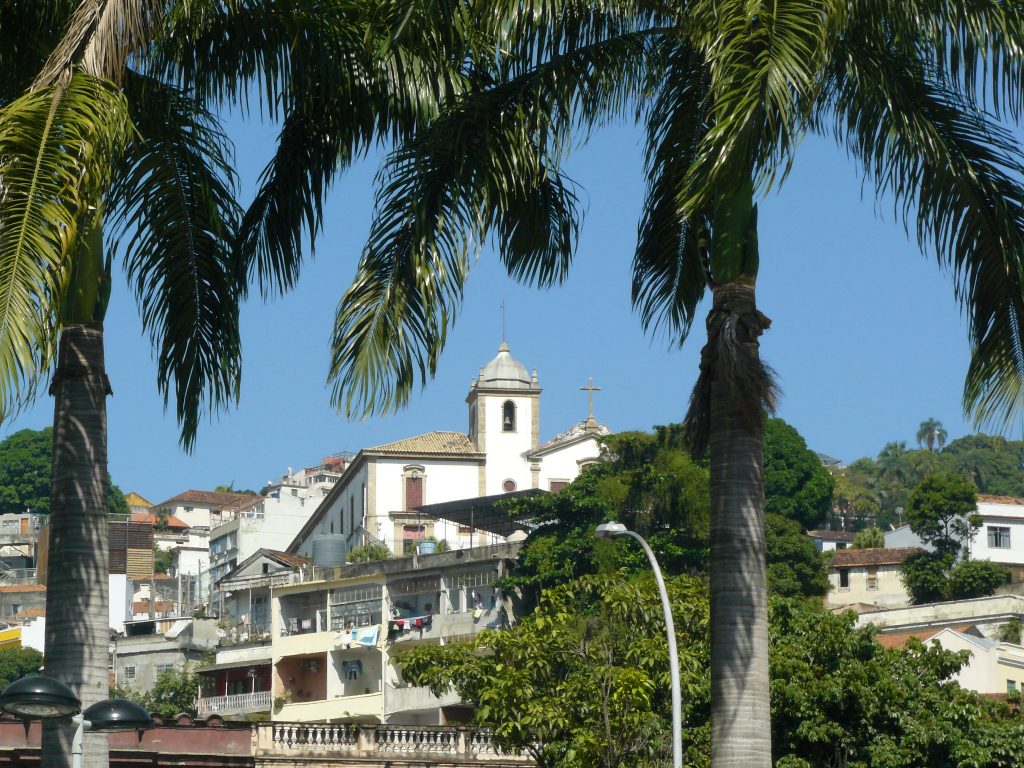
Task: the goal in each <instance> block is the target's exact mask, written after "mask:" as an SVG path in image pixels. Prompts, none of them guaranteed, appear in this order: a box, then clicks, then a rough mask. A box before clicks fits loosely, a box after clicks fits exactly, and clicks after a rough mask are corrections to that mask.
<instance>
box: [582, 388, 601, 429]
mask: <svg viewBox="0 0 1024 768" xmlns="http://www.w3.org/2000/svg"><path fill="white" fill-rule="evenodd" d="M601 389H602V387H595V386H594V379H593V377H588V378H587V386H585V387H580V391H582V392H586V393H587V421H593V420H594V393H595V392H600V391H601Z"/></svg>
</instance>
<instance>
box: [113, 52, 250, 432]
mask: <svg viewBox="0 0 1024 768" xmlns="http://www.w3.org/2000/svg"><path fill="white" fill-rule="evenodd" d="M124 87H125V92H126V93H127V94H128V95H129V97H130V101H131V104H132V107H133V117H134V119H135V125H136V127H137V130H138V132H139V136H138V138H137V140H136V141H134V142H133V143H132V145H131V147H130V150H129V151H128V152H127V154H126V157H125V160H124V164H123V167H122V168H121V173H120V175H119V176H118V177H117V178H116V180H115V183H114V184H113V185H112V187H111V189H110V193H109V200H110V204H111V206H112V208H113V210H114V212H115V216H114V219H113V221H112V223H113V224H114V226H115V228H116V232H117V235H118V236H117V237H115V238H113V239H114V240H118V241H120V244H119V250H120V252H121V255H122V256H123V258H124V263H125V269H126V272H127V274H128V279H129V281H130V282H131V284H132V286H133V288H134V291H135V295H136V297H137V298H138V301H139V305H140V312H141V316H142V324H143V327H144V328H145V330H146V331H147V332H148V333H149V335H150V338H151V340H152V342H153V344H154V346H155V347H156V349H157V384H158V386H159V389H160V392H161V394H162V395H163V398H164V404H165V405H166V404H167V403H168V402H169V401H170V399H171V391H172V389H173V393H174V407H175V412H176V413H177V416H178V420H179V421H180V423H181V429H182V432H181V442H182V445H183V446H184V447H185V448H186V449H190V448H191V447H192V446H193V445H194V443H195V438H196V431H197V429H198V426H199V421H200V416H201V414H202V413H203V412H204V411H209V412H211V413H213V412H216V411H217V410H219V409H221V408H224V407H226V406H227V405H230V404H232V403H234V402H236V401H237V399H238V394H239V380H240V376H241V341H240V336H239V326H238V312H239V301H240V290H239V286H238V283H237V279H236V273H235V270H234V267H233V262H232V243H233V239H234V234H235V230H236V228H237V226H238V219H239V216H240V213H241V212H240V209H239V205H238V203H237V201H236V197H235V195H236V186H237V184H236V179H235V173H234V157H233V151H232V147H231V144H230V142H229V140H228V138H227V136H226V135H225V134H224V132H223V130H222V129H221V126H220V125H219V124H218V122H217V121H216V119H215V118H214V116H213V115H211V114H210V113H209V112H207V111H205V110H204V109H203V108H202V107H201V106H200V105H199V104H197V103H196V101H195V100H194V99H192V98H191V97H190V96H189V95H187V94H185V93H183V92H181V91H179V90H177V89H175V88H173V87H170V86H167V85H165V84H163V83H160V82H159V81H156V80H153V79H150V78H146V77H142V76H139V75H134V74H132V73H130V72H129V73H128V76H127V77H126V80H125V86H124Z"/></svg>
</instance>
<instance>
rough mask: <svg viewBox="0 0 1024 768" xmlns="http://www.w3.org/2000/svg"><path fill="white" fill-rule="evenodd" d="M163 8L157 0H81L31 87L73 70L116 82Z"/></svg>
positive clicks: (38, 85) (56, 79)
mask: <svg viewBox="0 0 1024 768" xmlns="http://www.w3.org/2000/svg"><path fill="white" fill-rule="evenodd" d="M166 6H167V4H166V3H165V2H162V1H161V0H143V1H142V2H140V0H104V2H96V1H95V0H82V2H81V3H79V5H78V8H77V9H76V10H75V12H74V14H73V15H72V16H71V19H70V22H69V24H68V28H67V31H66V32H65V34H64V37H63V39H62V40H61V41H60V43H59V44H58V45H57V46H56V47H55V48H54V49H53V51H52V52H51V53H50V56H49V58H48V59H47V61H46V64H45V65H44V66H43V68H42V70H40V72H39V75H38V76H37V77H36V79H35V81H34V82H33V84H32V88H33V89H35V88H45V87H47V86H49V85H52V84H54V83H56V82H57V81H58V80H59V79H61V78H63V77H67V76H68V75H69V74H70V72H71V70H72V68H74V67H81V68H82V69H84V70H85V71H86V72H88V73H89V74H91V75H93V76H95V77H103V78H106V79H108V80H113V81H114V82H117V83H120V81H121V77H122V75H123V73H124V69H125V63H126V62H127V61H128V57H129V56H131V55H132V53H134V52H135V51H137V50H138V49H139V48H141V47H142V46H144V45H145V44H146V43H147V41H148V38H149V33H150V30H151V29H152V28H153V27H154V26H155V25H156V24H157V23H158V22H159V20H160V18H161V17H162V15H163V13H164V11H165V9H166Z"/></svg>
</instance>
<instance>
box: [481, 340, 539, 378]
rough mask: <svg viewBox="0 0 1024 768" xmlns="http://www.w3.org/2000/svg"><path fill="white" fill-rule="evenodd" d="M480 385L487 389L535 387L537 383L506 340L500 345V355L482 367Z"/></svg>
mask: <svg viewBox="0 0 1024 768" xmlns="http://www.w3.org/2000/svg"><path fill="white" fill-rule="evenodd" d="M477 386H478V387H481V388H485V389H533V388H534V387H536V386H537V385H536V383H535V382H534V381H533V379H532V378H531V376H530V372H529V371H527V370H526V366H525V365H523V364H522V363H520V362H519V361H518V360H516V359H515V358H514V357H512V355H511V354H510V353H509V351H508V344H506V343H505V342H504V341H502V342H501V345H500V346H499V347H498V356H497V357H495V358H494V359H493V360H491V362H489V363H488V364H487V365H485V366H484V367H483V368H481V369H480V381H479V382H478V383H477Z"/></svg>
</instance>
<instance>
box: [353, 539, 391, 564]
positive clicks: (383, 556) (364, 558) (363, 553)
mask: <svg viewBox="0 0 1024 768" xmlns="http://www.w3.org/2000/svg"><path fill="white" fill-rule="evenodd" d="M389 557H391V550H390V549H388V548H387V547H386V546H385V545H383V544H362V545H360V546H358V547H353V548H352V549H350V550H349V553H348V555H347V556H346V559H347V560H348V561H349V562H350V563H367V562H371V561H374V560H387V559H388V558H389Z"/></svg>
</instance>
